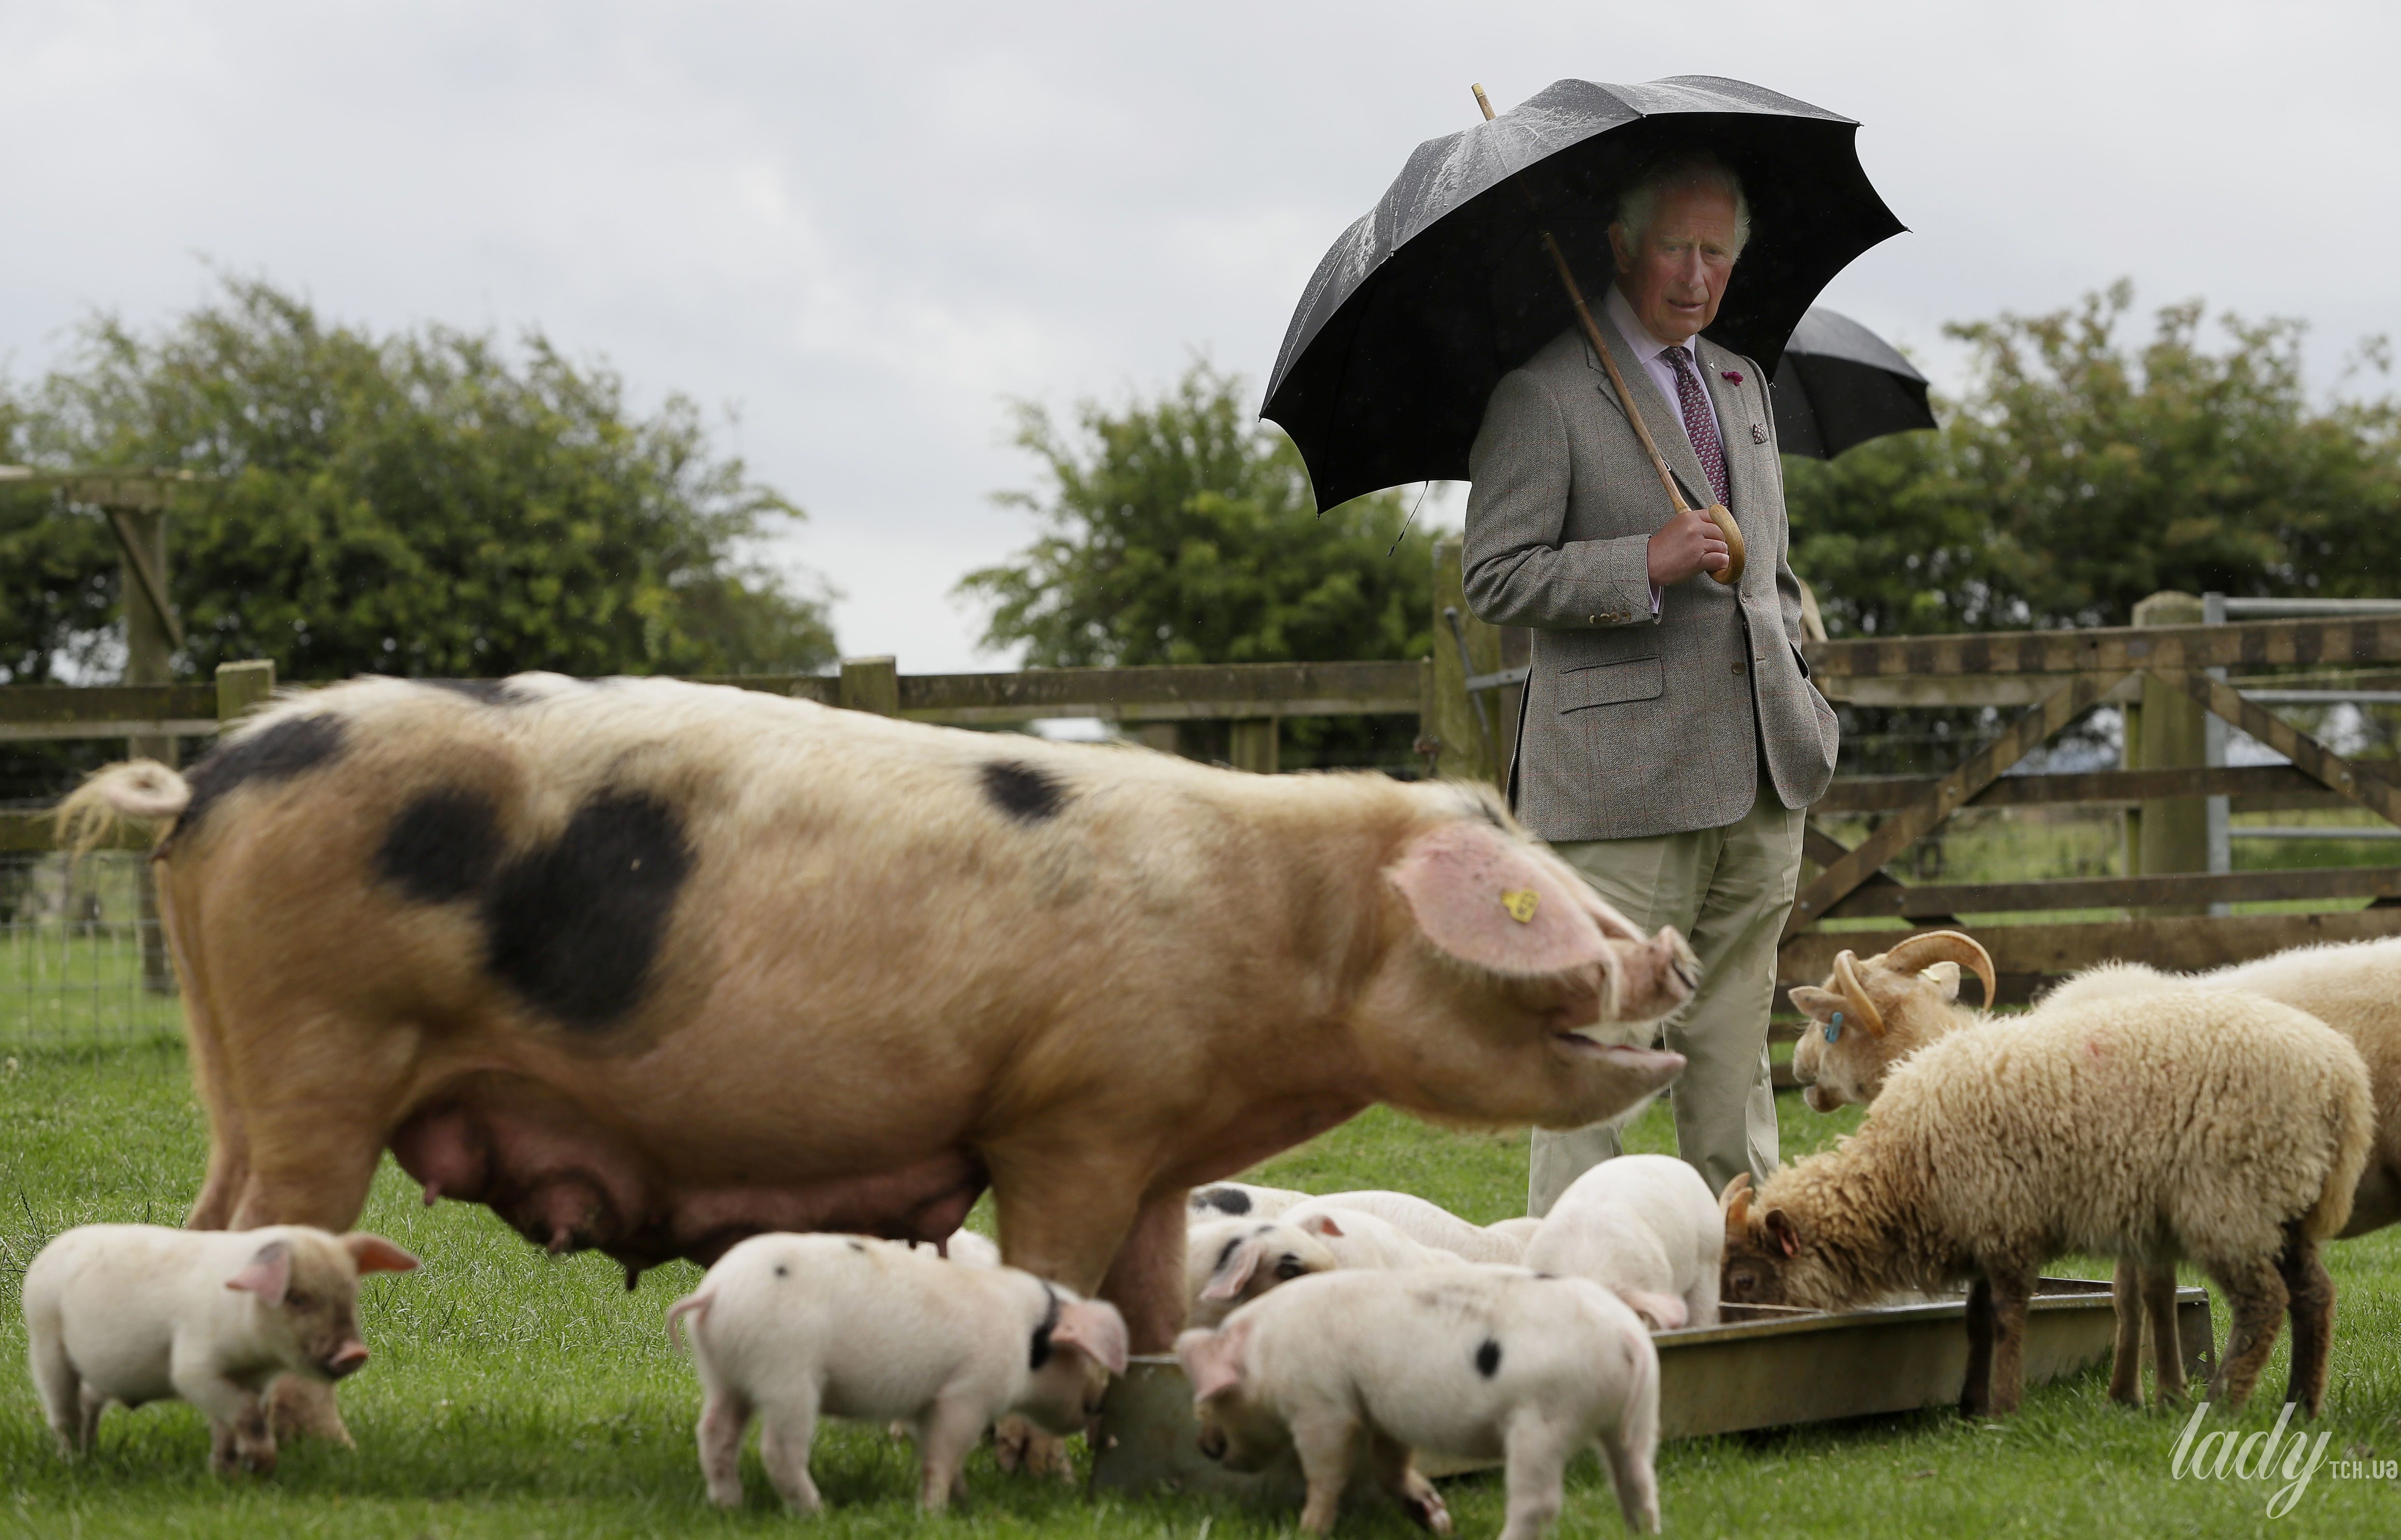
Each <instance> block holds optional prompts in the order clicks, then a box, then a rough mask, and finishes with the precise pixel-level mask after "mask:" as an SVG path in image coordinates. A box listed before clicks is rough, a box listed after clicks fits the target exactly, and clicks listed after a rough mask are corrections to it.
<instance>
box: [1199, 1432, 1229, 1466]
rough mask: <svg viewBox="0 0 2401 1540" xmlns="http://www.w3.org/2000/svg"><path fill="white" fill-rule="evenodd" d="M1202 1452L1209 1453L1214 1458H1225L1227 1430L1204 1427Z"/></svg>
mask: <svg viewBox="0 0 2401 1540" xmlns="http://www.w3.org/2000/svg"><path fill="white" fill-rule="evenodd" d="M1201 1453H1203V1454H1205V1455H1207V1456H1208V1457H1209V1458H1210V1459H1212V1460H1223V1459H1224V1458H1225V1457H1226V1433H1225V1430H1224V1429H1223V1428H1214V1427H1206V1426H1204V1427H1202V1428H1201Z"/></svg>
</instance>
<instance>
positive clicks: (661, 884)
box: [483, 791, 693, 1030]
mask: <svg viewBox="0 0 2401 1540" xmlns="http://www.w3.org/2000/svg"><path fill="white" fill-rule="evenodd" d="M692 862H693V853H692V846H690V845H688V844H686V843H685V841H684V835H683V821H682V819H680V818H678V817H677V816H676V810H675V809H674V808H672V807H670V806H668V805H667V804H665V802H662V801H660V800H659V799H658V798H656V797H654V796H652V795H651V794H650V793H649V792H646V791H606V792H603V793H601V794H600V795H599V796H597V797H595V798H593V799H592V800H591V801H590V802H587V803H585V804H583V806H582V807H579V808H577V809H576V810H575V815H574V817H572V818H569V819H568V820H567V827H566V828H565V829H563V830H561V831H560V832H559V835H558V838H557V839H556V841H555V842H553V843H552V844H550V845H548V846H542V847H540V848H537V849H534V850H530V851H528V852H527V853H525V854H524V855H522V856H519V857H518V858H517V859H514V860H513V861H511V862H509V863H508V865H506V866H505V867H503V868H501V872H500V873H499V875H498V876H496V877H495V878H494V879H493V881H492V883H491V885H490V887H488V888H487V890H486V892H485V896H484V904H483V918H484V946H485V955H486V958H487V961H488V963H489V965H490V967H491V969H492V971H493V972H495V973H497V974H499V975H500V976H501V979H502V980H503V981H505V982H506V983H508V984H509V986H510V987H511V988H513V989H514V990H515V991H516V992H517V993H518V994H519V995H520V996H522V997H525V999H526V1000H527V1001H528V1002H529V1003H530V1004H532V1005H533V1006H535V1007H536V1008H538V1009H540V1010H542V1011H547V1012H548V1013H549V1014H551V1015H552V1016H555V1017H556V1018H557V1019H558V1020H559V1021H561V1022H563V1023H565V1024H567V1025H569V1026H571V1027H578V1028H583V1029H585V1030H593V1029H597V1028H599V1027H604V1026H607V1025H609V1024H611V1022H614V1021H616V1020H617V1019H618V1018H619V1017H621V1016H623V1015H624V1014H625V1013H626V1012H627V1011H631V1010H632V1009H633V1008H634V1006H635V1005H636V1004H637V1003H638V1001H639V1000H640V998H641V995H642V990H643V987H644V986H645V985H646V984H647V983H649V982H650V974H651V965H652V962H654V961H655V960H656V959H657V957H658V953H659V946H660V944H661V943H662V942H664V941H665V939H666V932H667V922H668V921H669V920H670V919H672V918H673V917H674V914H675V903H676V895H677V894H678V892H679V890H680V889H681V888H682V887H683V880H684V878H685V877H686V876H688V875H689V874H690V873H691V872H692Z"/></svg>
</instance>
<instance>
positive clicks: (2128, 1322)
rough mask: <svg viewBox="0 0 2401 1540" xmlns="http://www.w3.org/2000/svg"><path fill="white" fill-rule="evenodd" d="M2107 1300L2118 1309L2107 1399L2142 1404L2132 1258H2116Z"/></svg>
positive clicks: (2138, 1285) (2138, 1298)
mask: <svg viewBox="0 0 2401 1540" xmlns="http://www.w3.org/2000/svg"><path fill="white" fill-rule="evenodd" d="M2109 1302H2110V1304H2111V1305H2113V1306H2115V1307H2116V1309H2117V1312H2118V1341H2117V1346H2116V1347H2115V1348H2114V1349H2113V1350H2112V1351H2111V1353H2110V1354H2109V1399H2111V1400H2112V1401H2115V1402H2117V1403H2119V1404H2120V1406H2129V1407H2139V1406H2141V1405H2142V1404H2143V1290H2142V1278H2141V1273H2140V1270H2139V1269H2137V1268H2136V1267H2135V1266H2134V1262H2133V1258H2128V1257H2120V1258H2118V1266H2117V1268H2116V1270H2115V1271H2114V1272H2111V1273H2110V1275H2109ZM2162 1389H2164V1387H2162Z"/></svg>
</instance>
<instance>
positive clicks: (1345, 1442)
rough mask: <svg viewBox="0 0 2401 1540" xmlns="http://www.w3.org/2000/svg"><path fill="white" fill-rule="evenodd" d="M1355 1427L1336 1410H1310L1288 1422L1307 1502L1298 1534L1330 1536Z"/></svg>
mask: <svg viewBox="0 0 2401 1540" xmlns="http://www.w3.org/2000/svg"><path fill="white" fill-rule="evenodd" d="M1358 1437H1359V1424H1358V1423H1356V1422H1355V1421H1353V1420H1352V1418H1351V1414H1350V1412H1349V1411H1348V1410H1346V1409H1341V1408H1337V1407H1311V1408H1310V1409H1307V1410H1304V1411H1302V1412H1301V1413H1300V1414H1299V1415H1297V1416H1296V1417H1294V1418H1293V1420H1292V1446H1293V1448H1294V1450H1296V1451H1298V1453H1299V1455H1300V1474H1301V1476H1302V1478H1304V1479H1305V1480H1307V1481H1308V1483H1309V1501H1308V1502H1307V1503H1306V1504H1304V1505H1302V1507H1301V1510H1300V1527H1301V1530H1302V1531H1303V1532H1304V1533H1309V1534H1330V1533H1333V1532H1334V1519H1335V1516H1336V1515H1337V1514H1338V1513H1339V1512H1340V1511H1341V1509H1342V1491H1343V1489H1344V1488H1345V1487H1348V1486H1349V1485H1350V1484H1351V1445H1352V1444H1353V1443H1354V1442H1355V1441H1356V1440H1357V1438H1358Z"/></svg>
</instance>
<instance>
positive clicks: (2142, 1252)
mask: <svg viewBox="0 0 2401 1540" xmlns="http://www.w3.org/2000/svg"><path fill="white" fill-rule="evenodd" d="M1853 971H1855V970H1853ZM2372 1115H2373V1113H2372V1107H2371V1103H2370V1099H2369V1093H2368V1080H2367V1066H2366V1065H2365V1064H2364V1063H2363V1062H2362V1061H2361V1059H2360V1055H2359V1053H2358V1051H2357V1050H2356V1049H2354V1048H2353V1046H2352V1045H2351V1042H2350V1041H2349V1039H2347V1038H2344V1037H2343V1036H2342V1035H2341V1034H2339V1033H2337V1032H2334V1031H2332V1030H2331V1029H2329V1028H2327V1027H2326V1025H2324V1024H2321V1023H2319V1022H2318V1021H2316V1020H2314V1019H2312V1018H2311V1017H2310V1016H2307V1015H2305V1014H2303V1013H2302V1012H2300V1011H2297V1010H2294V1009H2293V1008H2291V1007H2289V1006H2285V1005H2280V1004H2278V1003H2276V1002H2274V1001H2271V1000H2266V999H2262V998H2259V997H2256V996H2250V995H2244V994H2238V993H2233V992H2230V991H2224V990H2204V989H2167V988H2161V989H2160V990H2158V991H2156V992H2153V993H2148V994H2146V995H2145V996H2143V997H2142V998H2141V999H2140V1001H2139V1002H2130V1001H2127V1000H2124V999H2112V998H2098V999H2090V1000H2085V1001H2081V1002H2077V1001H2069V1002H2063V1003H2061V1004H2058V1005H2055V1006H2052V1007H2051V1008H2048V1009H2046V1010H2044V1011H2039V1012H2037V1013H2036V1014H2034V1015H2031V1016H2028V1017H2025V1018H2024V1019H2023V1020H2022V1021H2020V1022H2018V1023H2015V1024H2011V1026H2010V1028H2009V1029H2008V1030H2006V1031H2000V1030H1995V1031H1984V1032H1955V1033H1952V1034H1951V1035H1950V1036H1948V1037H1945V1038H1941V1039H1940V1040H1938V1041H1935V1042H1933V1043H1931V1044H1928V1046H1927V1047H1925V1048H1923V1049H1920V1050H1919V1051H1917V1052H1915V1053H1914V1054H1912V1055H1911V1056H1910V1057H1909V1058H1908V1059H1907V1060H1906V1061H1904V1062H1902V1063H1901V1064H1900V1065H1899V1066H1897V1067H1895V1068H1894V1069H1893V1070H1892V1071H1891V1072H1890V1074H1889V1076H1888V1077H1887V1079H1886V1080H1885V1082H1884V1086H1883V1091H1882V1094H1881V1095H1879V1096H1878V1097H1877V1098H1876V1101H1875V1105H1874V1106H1873V1107H1872V1108H1871V1109H1870V1111H1869V1113H1868V1117H1867V1120H1866V1121H1865V1122H1864V1123H1862V1124H1861V1125H1860V1127H1859V1132H1858V1133H1856V1134H1852V1135H1851V1136H1849V1137H1847V1138H1845V1139H1844V1140H1843V1141H1841V1142H1840V1143H1839V1144H1837V1145H1836V1146H1835V1148H1832V1149H1831V1150H1828V1151H1825V1152H1823V1153H1821V1154H1818V1155H1816V1156H1812V1157H1810V1158H1808V1159H1806V1160H1804V1161H1802V1162H1798V1163H1797V1164H1794V1165H1791V1166H1788V1167H1786V1168H1785V1169H1783V1170H1781V1171H1779V1172H1777V1174H1776V1175H1774V1176H1771V1177H1769V1178H1768V1179H1767V1181H1766V1182H1765V1183H1764V1184H1763V1185H1762V1186H1761V1187H1760V1188H1759V1189H1758V1190H1757V1191H1756V1193H1754V1192H1752V1191H1751V1190H1750V1188H1749V1181H1748V1179H1747V1178H1737V1179H1736V1182H1735V1183H1734V1184H1732V1185H1731V1186H1729V1187H1728V1188H1727V1189H1726V1194H1725V1199H1724V1202H1725V1205H1726V1207H1725V1222H1726V1242H1727V1244H1726V1258H1725V1268H1724V1276H1723V1293H1724V1298H1725V1299H1727V1300H1729V1301H1731V1302H1739V1303H1762V1304H1777V1303H1782V1304H1795V1305H1801V1306H1804V1307H1806V1308H1813V1309H1818V1310H1839V1309H1845V1308H1848V1307H1851V1306H1855V1305H1858V1304H1861V1303H1864V1302H1867V1301H1868V1300H1871V1299H1874V1298H1876V1297H1877V1296H1879V1295H1881V1294H1883V1293H1885V1292H1887V1291H1888V1290H1893V1289H1900V1288H1941V1287H1946V1286H1955V1285H1956V1284H1958V1283H1960V1282H1963V1281H1970V1280H1972V1287H1971V1288H1970V1290H1969V1301H1968V1303H1969V1374H1968V1380H1967V1384H1966V1387H1965V1389H1964V1391H1963V1393H1962V1396H1961V1408H1962V1409H1963V1410H1964V1411H1967V1412H1969V1413H1970V1414H1971V1415H1972V1414H1981V1413H1983V1412H1986V1411H1992V1412H2009V1411H2011V1410H2014V1409H2016V1407H2017V1404H2018V1400H2019V1396H2020V1390H2021V1385H2022V1381H2023V1373H2022V1368H2023V1365H2022V1357H2021V1354H2022V1352H2023V1346H2024V1324H2025V1311H2026V1305H2027V1301H2028V1298H2029V1296H2030V1295H2031V1294H2032V1292H2033V1289H2034V1286H2035V1283H2036V1279H2037V1272H2038V1270H2039V1268H2040V1267H2041V1265H2042V1264H2043V1263H2044V1262H2046V1261H2048V1260H2050V1259H2051V1258H2053V1257H2055V1256H2059V1255H2062V1254H2064V1253H2067V1252H2079V1251H2080V1252H2086V1253H2090V1254H2094V1255H2100V1256H2107V1257H2113V1258H2120V1259H2121V1260H2123V1261H2126V1262H2129V1263H2132V1264H2133V1265H2134V1266H2136V1267H2138V1268H2146V1269H2149V1270H2152V1271H2151V1276H2153V1277H2155V1278H2157V1277H2165V1278H2167V1279H2168V1280H2170V1281H2171V1282H2172V1280H2173V1277H2174V1272H2173V1268H2174V1264H2175V1262H2176V1261H2177V1260H2178V1259H2180V1258H2182V1259H2189V1260H2191V1261H2192V1262H2194V1263H2196V1264H2197V1265H2198V1266H2200V1267H2201V1268H2202V1271H2203V1272H2206V1273H2208V1274H2209V1276H2210V1277H2212V1278H2213V1279H2215V1280H2216V1282H2217V1284H2218V1285H2219V1286H2220V1287H2221V1288H2223V1289H2224V1290H2225V1291H2226V1294H2227V1297H2228V1299H2229V1302H2230V1307H2231V1310H2232V1313H2233V1326H2232V1328H2231V1331H2230V1337H2229V1341H2228V1346H2227V1351H2226V1354H2225V1357H2224V1360H2223V1362H2222V1363H2221V1365H2220V1367H2219V1368H2218V1370H2217V1373H2216V1377H2215V1379H2214V1380H2213V1381H2212V1383H2211V1398H2212V1399H2213V1400H2217V1401H2221V1402H2224V1403H2226V1404H2228V1405H2229V1406H2230V1407H2239V1406H2240V1405H2241V1404H2242V1403H2243V1401H2244V1400H2245V1399H2246V1398H2247V1397H2248V1396H2249V1395H2250V1392H2251V1388H2252V1385H2253V1382H2255V1381H2256V1380H2257V1377H2258V1374H2259V1371H2260V1369H2261V1368H2262V1366H2264V1365H2265V1363H2266V1362H2267V1358H2268V1355H2269V1353H2270V1351H2271V1348H2272V1347H2273V1346H2274V1342H2275V1334H2276V1329H2277V1326H2278V1320H2279V1317H2280V1316H2281V1315H2282V1314H2284V1313H2285V1311H2286V1310H2287V1309H2288V1308H2289V1310H2290V1313H2291V1316H2292V1321H2293V1372H2292V1391H2291V1396H2290V1399H2292V1400H2295V1401H2298V1402H2299V1403H2301V1404H2302V1405H2303V1406H2304V1407H2305V1408H2306V1409H2308V1410H2309V1411H2310V1412H2312V1414H2314V1413H2315V1411H2316V1410H2317V1409H2318V1407H2319V1405H2320V1404H2321V1403H2322V1401H2323V1400H2324V1398H2325V1394H2326V1348H2327V1341H2328V1337H2329V1334H2330V1332H2331V1330H2332V1327H2333V1314H2334V1286H2333V1283H2332V1281H2331V1280H2330V1279H2329V1278H2328V1277H2327V1276H2326V1269H2325V1267H2324V1266H2323V1264H2322V1263H2321V1262H2320V1261H2319V1259H2318V1245H2319V1243H2320V1242H2322V1241H2324V1240H2326V1239H2327V1238H2329V1237H2331V1236H2333V1235H2335V1234H2337V1233H2339V1231H2341V1229H2342V1226H2343V1224H2344V1221H2345V1220H2346V1219H2348V1218H2349V1217H2350V1212H2351V1202H2352V1191H2353V1187H2354V1186H2355V1185H2356V1184H2357V1182H2358V1179H2359V1174H2360V1170H2361V1168H2362V1167H2363V1166H2364V1165H2365V1164H2366V1162H2367V1154H2368V1145H2369V1140H2370V1136H2371V1134H2372V1127H2371V1118H2372ZM2147 1303H2148V1304H2149V1305H2150V1306H2151V1307H2152V1308H2153V1310H2154V1311H2160V1310H2161V1309H2164V1311H2165V1312H2166V1315H2165V1318H2164V1321H2162V1319H2161V1316H2159V1315H2157V1314H2155V1315H2154V1328H2155V1331H2156V1334H2157V1339H2158V1341H2161V1342H2162V1343H2172V1342H2174V1341H2175V1340H2176V1338H2175V1330H2174V1325H2173V1322H2174V1316H2173V1311H2174V1290H2173V1287H2172V1286H2171V1287H2169V1288H2167V1289H2164V1290H2161V1291H2159V1292H2157V1293H2156V1294H2155V1296H2154V1297H2153V1298H2151V1299H2148V1300H2147ZM2129 1304H2130V1301H2128V1300H2127V1299H2125V1298H2124V1297H2123V1295H2122V1294H2121V1296H2120V1348H2121V1354H2122V1355H2123V1357H2125V1358H2131V1356H2132V1354H2131V1353H2124V1352H2123V1350H2124V1347H2125V1339H2126V1326H2127V1323H2128V1322H2129V1321H2130V1320H2131V1318H2132V1311H2131V1310H2130V1309H2128V1308H2127V1306H2128V1305H2129ZM2161 1326H2164V1327H2165V1329H2159V1328H2160V1327H2161ZM2167 1356H2173V1354H2168V1355H2167Z"/></svg>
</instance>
